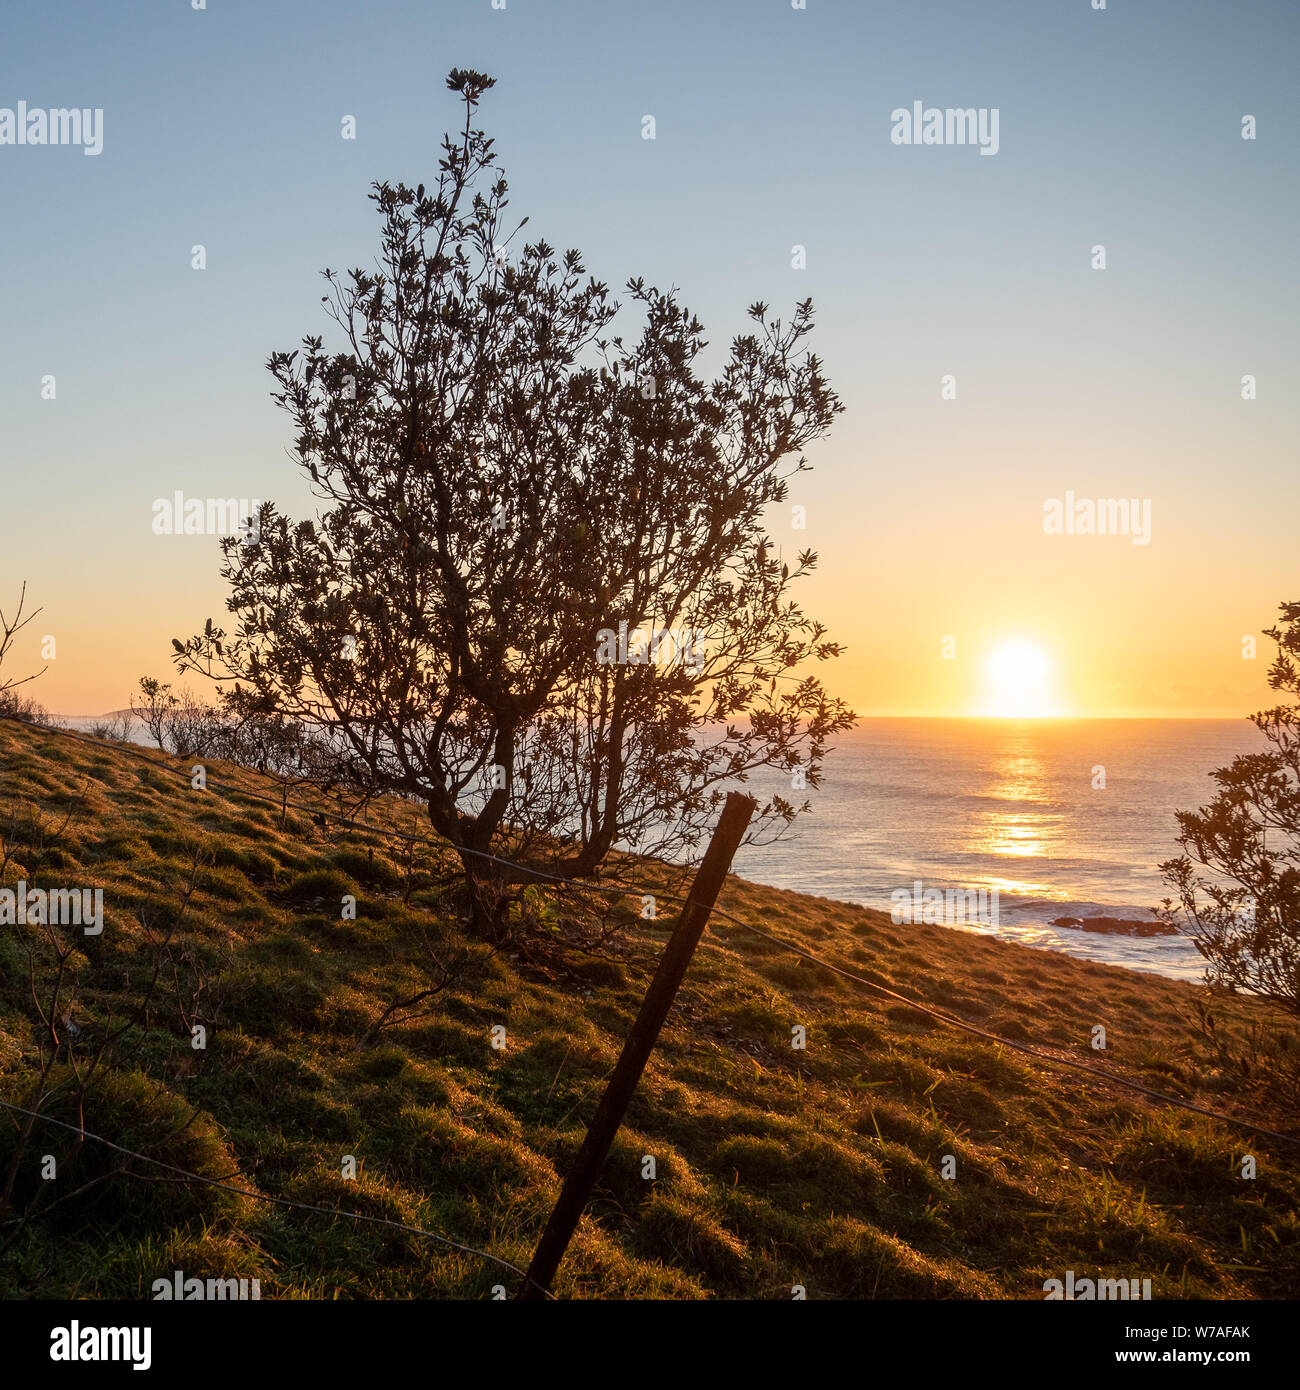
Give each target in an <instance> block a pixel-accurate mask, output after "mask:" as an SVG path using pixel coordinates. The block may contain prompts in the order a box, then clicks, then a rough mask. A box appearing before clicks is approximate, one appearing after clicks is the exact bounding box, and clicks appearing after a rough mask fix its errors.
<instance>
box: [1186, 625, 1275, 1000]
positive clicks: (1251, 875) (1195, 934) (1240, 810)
mask: <svg viewBox="0 0 1300 1390" xmlns="http://www.w3.org/2000/svg"><path fill="white" fill-rule="evenodd" d="M1281 612H1282V619H1281V622H1280V623H1279V624H1278V626H1277V627H1272V628H1269V629H1268V630H1267V632H1266V634H1265V635H1266V636H1268V637H1271V638H1272V639H1273V640H1274V641H1275V642H1276V643H1277V644H1278V654H1277V658H1276V660H1275V661H1274V662H1273V665H1272V667H1271V668H1270V670H1269V676H1268V683H1269V685H1270V686H1271V687H1272V689H1274V690H1276V691H1280V692H1282V693H1284V694H1286V695H1289V696H1291V697H1292V698H1293V700H1295V701H1296V703H1291V704H1286V703H1283V704H1279V705H1276V706H1274V707H1273V708H1272V709H1267V710H1262V711H1260V712H1259V713H1258V714H1253V715H1251V721H1252V723H1254V724H1255V725H1256V726H1257V727H1258V728H1259V729H1260V731H1261V732H1262V733H1263V734H1264V736H1265V738H1266V739H1267V740H1268V742H1269V743H1270V744H1271V745H1272V750H1271V751H1269V752H1262V753H1250V754H1245V755H1242V756H1240V757H1238V758H1235V759H1234V760H1233V762H1232V764H1231V766H1230V767H1221V768H1219V769H1218V770H1217V771H1216V772H1214V773H1213V774H1212V775H1213V777H1214V780H1215V781H1216V782H1217V783H1218V784H1219V790H1218V792H1217V793H1216V795H1215V797H1214V800H1213V801H1211V802H1210V804H1209V805H1208V806H1202V807H1201V808H1200V810H1198V811H1179V812H1178V823H1179V826H1180V828H1181V832H1182V833H1181V834H1180V835H1179V837H1178V842H1179V844H1181V845H1182V846H1183V850H1184V853H1183V854H1182V855H1180V856H1179V857H1178V858H1177V859H1171V860H1169V861H1167V862H1166V863H1164V864H1162V865H1161V866H1160V868H1161V871H1162V872H1163V874H1164V876H1165V881H1166V883H1168V884H1169V885H1170V886H1171V887H1172V888H1173V889H1174V892H1175V894H1176V899H1175V898H1166V899H1165V900H1164V909H1163V910H1162V911H1160V913H1159V915H1160V916H1161V917H1162V918H1163V919H1164V920H1166V921H1168V922H1171V923H1173V924H1174V925H1176V926H1178V927H1180V928H1181V929H1182V930H1184V931H1186V932H1187V933H1188V934H1189V935H1190V936H1191V937H1192V940H1193V941H1194V942H1195V944H1196V948H1197V950H1198V951H1200V953H1201V955H1203V956H1204V957H1205V959H1206V961H1207V962H1208V963H1209V968H1208V970H1207V976H1208V977H1209V979H1210V980H1212V981H1213V982H1215V983H1218V984H1220V985H1224V986H1227V987H1229V988H1232V989H1240V990H1243V991H1245V992H1246V993H1249V994H1257V995H1260V996H1262V997H1263V998H1264V999H1267V1000H1268V1001H1270V1002H1271V1003H1273V1004H1275V1005H1277V1006H1279V1007H1280V1008H1282V1009H1283V1010H1285V1011H1287V1012H1288V1013H1292V1014H1300V668H1298V667H1297V664H1296V661H1297V657H1300V603H1284V604H1282V605H1281ZM1198 865H1199V866H1200V868H1202V869H1208V870H1209V871H1210V873H1209V876H1208V877H1207V876H1206V875H1204V874H1201V873H1198V871H1197V866H1198ZM1175 901H1176V902H1177V904H1178V905H1177V906H1175Z"/></svg>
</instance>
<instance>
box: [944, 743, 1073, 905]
mask: <svg viewBox="0 0 1300 1390" xmlns="http://www.w3.org/2000/svg"><path fill="white" fill-rule="evenodd" d="M979 794H980V797H981V799H982V801H983V802H984V804H985V809H983V810H982V811H981V812H980V813H979V814H978V815H976V816H975V817H973V818H972V822H971V827H970V833H969V837H968V840H967V844H966V849H967V850H968V851H969V852H970V853H972V854H978V855H988V856H991V857H993V858H999V859H1044V858H1047V857H1048V856H1049V855H1051V854H1052V852H1053V850H1054V849H1056V848H1057V845H1056V826H1057V823H1058V822H1059V821H1060V815H1059V814H1058V813H1057V812H1055V811H1052V810H1049V809H1047V807H1048V806H1049V804H1050V803H1049V799H1048V796H1047V778H1046V772H1045V768H1044V764H1043V760H1042V758H1041V757H1040V756H1039V753H1038V751H1037V749H1036V748H1035V747H1034V741H1033V740H1032V738H1030V737H1029V736H1027V735H1024V734H1021V735H1019V736H1012V737H1010V738H1008V740H1007V743H1006V745H1005V748H1004V750H1003V751H1002V752H1000V753H999V754H998V756H997V757H996V759H995V760H994V762H993V766H992V768H991V769H990V775H989V783H988V785H987V786H985V787H983V788H981V790H980V793H979ZM989 803H993V804H992V805H990V804H989ZM998 803H1003V804H998ZM1040 808H1041V809H1040ZM1026 867H1028V866H1026ZM1008 868H1010V866H1009V865H1008ZM991 886H996V887H997V888H999V889H1000V890H1001V891H1003V892H1006V893H1015V894H1018V895H1024V896H1041V895H1043V894H1044V893H1045V892H1046V891H1050V890H1048V888H1047V885H1045V884H1041V883H1035V882H1032V881H1030V880H1027V879H1025V878H1023V877H1022V876H1021V873H1020V872H1013V873H1009V874H1007V876H1006V877H1001V876H999V877H997V878H996V879H995V880H993V883H992V885H991Z"/></svg>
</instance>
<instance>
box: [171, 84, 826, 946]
mask: <svg viewBox="0 0 1300 1390" xmlns="http://www.w3.org/2000/svg"><path fill="white" fill-rule="evenodd" d="M492 85H493V79H492V78H489V77H486V76H484V75H483V74H481V73H476V72H469V71H460V70H453V72H452V73H451V74H450V76H449V77H448V79H447V86H448V87H449V88H450V89H451V90H452V91H454V92H456V93H458V94H459V96H460V97H461V99H462V101H463V103H464V108H465V121H464V126H463V128H462V130H461V132H460V134H459V136H458V137H452V136H447V137H445V138H444V141H443V146H442V148H443V158H442V159H441V160H440V162H439V177H438V182H437V186H436V188H435V189H434V190H432V191H428V190H426V189H425V187H424V186H423V185H419V186H418V187H416V188H414V189H412V188H408V187H407V186H406V185H404V184H398V185H396V186H390V185H389V184H387V183H377V184H375V185H373V191H372V193H371V195H370V196H371V199H372V201H373V202H374V204H375V206H376V209H377V210H378V213H379V215H380V219H381V222H382V233H381V250H380V256H379V263H378V266H377V268H376V269H375V270H374V271H365V270H361V269H356V270H352V271H351V272H349V273H348V274H347V275H345V276H344V275H339V274H337V273H335V272H333V271H329V270H327V271H325V272H324V274H325V279H326V282H327V284H328V287H329V291H328V293H327V294H326V295H325V296H324V301H323V302H324V303H325V305H326V307H327V312H328V314H329V317H330V318H331V319H332V320H333V322H334V324H335V325H336V326H337V327H338V328H339V329H340V330H341V332H342V335H343V338H344V340H345V346H344V347H343V350H341V351H334V352H331V351H327V350H326V348H325V346H324V343H323V340H322V339H321V338H319V337H308V338H304V339H303V342H302V346H301V349H300V350H298V351H294V352H287V353H286V352H276V353H273V354H272V356H271V358H270V361H269V367H270V370H271V372H272V373H273V374H274V376H275V379H276V382H277V384H278V388H279V389H278V390H277V392H276V393H275V395H274V399H275V400H276V401H277V402H278V404H279V405H281V406H282V407H283V408H284V409H285V410H286V411H287V412H288V413H289V415H290V417H291V418H292V420H293V421H294V424H295V427H296V430H297V436H296V441H295V455H296V459H297V461H298V462H299V464H300V466H301V467H302V468H303V469H305V470H306V472H307V473H308V474H309V475H310V477H311V479H312V482H313V485H314V487H315V489H316V491H317V494H318V496H319V497H320V498H321V499H322V501H323V502H324V503H326V504H327V505H326V507H325V509H324V510H322V512H321V513H320V514H319V516H318V518H317V520H316V521H307V520H303V521H298V522H293V521H291V520H290V519H289V518H288V517H286V516H284V515H282V514H280V513H279V512H278V511H277V510H276V509H275V508H274V507H273V506H271V505H269V504H268V505H265V506H264V507H263V508H262V511H261V515H260V518H259V521H260V524H259V526H258V527H257V528H256V529H255V530H254V532H253V536H254V537H255V539H250V538H247V537H246V538H245V539H244V540H242V541H241V540H238V539H233V538H232V539H230V540H228V541H226V542H224V554H225V557H226V564H225V567H224V569H223V576H224V577H225V578H226V579H227V581H228V582H229V584H230V586H231V592H230V595H229V598H228V600H227V606H228V608H229V609H230V611H231V612H232V613H233V614H235V615H236V617H237V626H236V627H235V629H234V631H233V633H230V634H228V633H227V632H226V631H224V630H222V629H220V628H211V627H209V628H208V629H207V630H205V632H204V633H202V634H199V635H198V636H196V637H194V638H191V639H190V640H189V641H188V642H183V643H182V642H179V641H178V642H176V643H175V646H176V647H177V655H176V658H175V660H176V661H177V663H178V665H179V666H180V667H181V669H191V670H200V671H203V672H205V673H206V674H208V675H211V676H213V677H215V678H216V679H218V680H219V681H221V682H223V684H224V688H226V689H227V691H228V696H227V697H228V698H230V699H232V700H236V701H238V700H245V701H248V700H251V701H255V702H257V704H258V707H259V708H261V709H263V710H266V709H268V708H271V707H274V708H275V709H277V710H279V711H281V712H282V713H283V714H284V715H285V716H286V717H289V718H292V719H295V720H298V721H301V722H303V723H304V724H306V725H309V726H311V727H313V728H316V729H319V730H322V731H326V732H327V733H328V734H329V736H330V737H331V738H332V739H333V740H334V742H335V744H336V746H337V747H338V748H339V751H340V753H341V754H342V755H343V756H344V758H345V760H346V761H347V762H348V763H349V764H350V769H349V775H350V776H351V778H352V779H353V780H354V781H357V782H360V783H364V784H365V785H367V786H368V787H370V788H371V789H372V790H374V791H377V792H378V791H389V792H392V791H395V792H400V793H403V794H405V795H408V796H410V797H413V798H417V799H418V800H419V801H421V802H422V803H423V804H424V805H425V806H426V807H427V808H428V816H429V820H430V822H431V824H432V825H433V827H434V828H435V829H436V830H437V832H438V833H439V834H440V835H442V836H445V837H446V839H447V840H448V841H449V842H450V843H451V844H452V845H453V846H455V847H456V848H457V849H458V850H459V851H460V852H461V859H462V863H463V865H464V868H465V872H466V875H467V877H468V879H469V882H470V884H471V887H472V888H473V890H474V891H473V894H472V898H473V903H474V912H475V917H476V920H477V922H478V924H479V925H480V926H481V927H482V928H483V929H484V930H485V931H486V932H487V933H488V934H489V935H497V934H499V931H500V905H501V902H502V900H503V885H504V884H505V883H506V882H508V881H509V880H510V879H511V878H512V876H513V875H512V873H511V871H509V870H506V869H502V868H501V866H494V865H492V864H490V863H489V862H488V861H486V860H485V859H483V858H482V856H483V855H484V854H487V853H507V854H508V856H509V857H510V858H512V859H514V860H517V861H521V862H525V863H527V864H529V865H532V866H534V867H538V868H541V867H545V868H546V869H547V870H548V871H551V872H559V873H562V874H568V875H580V874H581V875H585V874H590V873H593V872H595V871H597V870H598V868H599V867H600V866H601V865H602V863H605V861H606V859H607V856H608V855H609V854H610V851H611V850H612V849H614V848H615V847H619V846H621V847H624V848H631V849H633V850H636V851H639V852H643V853H656V854H659V855H662V856H677V857H684V856H688V855H689V852H690V851H691V850H692V849H693V847H694V846H696V845H697V843H698V842H699V840H700V838H701V837H702V835H703V834H704V832H705V830H706V829H707V827H708V824H709V822H710V820H711V818H712V815H713V813H714V811H715V810H716V808H717V806H718V805H719V804H720V802H721V800H722V799H723V797H724V795H725V791H724V786H723V784H724V783H726V782H729V781H734V780H736V779H743V778H744V777H745V776H746V775H747V774H748V773H749V772H751V771H752V770H754V769H756V768H759V767H764V766H766V767H776V768H781V769H784V770H786V771H788V772H790V773H791V774H792V783H794V784H795V785H800V786H816V785H817V784H818V780H819V774H820V768H821V761H822V756H823V754H824V752H825V749H826V745H827V740H828V738H830V737H831V736H833V735H834V733H836V732H837V731H839V730H842V729H844V728H846V727H848V726H849V725H851V723H852V722H853V715H852V714H851V712H850V711H849V710H848V709H847V708H846V707H845V706H844V705H843V704H842V703H841V702H840V701H838V700H835V699H832V698H830V697H829V696H828V695H827V693H826V692H825V690H824V689H823V687H822V685H821V684H820V682H819V681H818V680H817V679H816V678H815V677H814V676H812V675H811V674H809V673H808V669H807V668H808V665H809V664H811V663H812V662H814V661H818V660H824V659H827V658H829V657H831V656H834V655H836V654H837V653H838V651H839V648H838V646H837V644H835V643H833V642H831V641H829V640H827V638H826V633H825V629H824V628H823V626H822V625H821V624H820V623H817V622H815V621H813V620H812V619H810V618H808V617H807V616H805V614H804V613H803V611H802V610H801V609H800V607H799V606H798V604H796V603H795V602H794V601H793V600H792V599H791V598H790V597H789V596H788V593H787V590H788V589H789V586H790V585H791V584H793V583H794V581H795V580H797V579H799V578H801V577H803V576H805V575H807V574H808V573H809V572H810V571H811V570H812V569H813V567H814V566H815V564H816V556H815V554H814V553H813V552H811V551H804V552H803V553H800V554H798V555H796V556H794V557H792V559H791V560H789V561H784V562H783V560H782V558H781V556H780V554H779V553H778V551H777V549H776V547H775V546H774V545H773V542H772V540H771V538H770V537H769V536H768V534H767V531H766V529H765V525H764V517H765V514H766V513H767V512H768V511H769V509H771V508H772V507H774V506H775V505H777V504H780V503H782V502H784V501H785V500H786V498H787V488H788V478H789V477H790V476H791V475H792V474H793V473H795V472H799V471H802V470H803V469H805V468H807V467H808V464H807V460H806V458H805V457H804V456H803V454H802V452H801V451H802V450H803V449H804V447H805V446H806V445H808V444H809V443H810V442H811V441H813V440H815V439H817V438H819V437H820V436H822V435H824V434H825V432H826V430H827V429H828V427H829V426H830V424H831V422H832V420H833V419H834V417H835V415H836V414H837V413H838V412H840V411H841V410H842V408H843V407H842V406H841V404H840V402H839V400H838V399H837V397H836V396H835V394H834V392H833V391H832V390H831V389H830V387H829V385H828V384H827V382H826V380H825V378H824V377H823V375H822V370H821V365H820V363H819V361H818V359H817V358H816V357H815V356H813V355H811V354H810V353H808V352H807V351H806V350H805V349H804V347H803V340H804V339H805V338H806V337H807V335H808V333H809V332H810V330H811V328H812V323H813V317H812V307H811V303H810V302H805V303H802V304H799V305H798V306H797V307H796V309H795V311H794V314H793V316H792V317H791V319H790V321H789V323H788V324H783V323H782V322H781V321H780V320H779V319H778V320H772V319H770V318H769V314H768V309H767V306H766V305H764V304H755V305H753V306H752V307H751V308H750V310H749V314H750V317H751V318H752V320H753V322H754V328H753V330H752V331H750V332H748V333H746V334H743V335H741V336H738V337H737V338H735V340H734V341H733V342H732V344H731V350H730V354H729V356H728V357H727V358H726V360H725V363H724V364H723V366H722V369H721V372H720V374H719V375H718V376H717V377H716V378H715V379H713V380H705V379H703V378H702V377H700V376H698V375H697V374H696V364H697V361H698V359H699V356H700V354H701V352H702V351H703V350H704V348H705V347H706V343H705V340H704V336H703V331H704V330H703V328H702V326H701V324H700V323H699V322H698V320H697V319H696V318H695V317H694V316H693V315H692V314H691V313H690V312H689V311H688V310H686V309H685V308H683V307H682V306H681V305H680V304H679V303H678V301H677V295H676V292H675V291H672V290H670V291H666V292H663V291H660V290H657V289H655V288H653V287H650V286H648V285H646V284H645V283H644V282H643V281H642V280H632V281H630V282H629V283H628V285H627V289H626V296H627V298H626V304H625V305H624V306H623V308H622V309H620V305H619V304H618V303H617V302H616V301H615V300H614V299H613V298H612V297H611V295H610V293H609V290H608V288H607V287H606V286H605V285H604V284H601V283H598V282H597V281H596V280H595V279H593V278H591V277H589V276H588V275H587V274H586V272H585V269H584V266H583V263H582V259H581V257H580V255H579V253H578V252H577V251H572V250H571V251H567V252H565V253H564V254H563V255H559V254H558V253H557V252H556V251H554V250H553V249H552V247H551V246H549V245H548V244H547V243H546V242H545V241H542V240H537V241H532V242H528V243H525V244H522V245H520V246H518V247H516V240H517V239H518V232H519V230H520V228H522V227H523V225H524V222H526V221H527V219H525V220H524V222H521V223H519V224H518V226H516V227H515V228H514V229H513V230H511V231H508V232H507V230H506V228H505V209H506V205H507V198H506V192H507V186H506V181H505V179H504V177H502V176H501V174H500V172H499V170H498V169H497V168H496V160H495V155H494V154H493V150H492V143H493V142H492V141H491V140H490V139H489V138H488V137H487V136H486V135H485V134H484V133H483V132H482V131H481V130H478V129H475V128H474V125H473V121H474V112H475V109H476V107H477V105H478V102H479V100H480V98H481V97H482V95H483V93H484V92H485V91H487V89H488V88H490V87H491V86H492ZM621 312H630V313H631V314H632V315H634V316H635V320H636V323H635V331H634V336H627V337H625V336H623V335H622V334H619V333H616V332H615V327H616V324H615V320H616V318H618V316H619V315H620V313H621ZM656 632H657V633H658V634H659V636H658V638H657V639H654V637H653V634H654V633H656ZM637 633H641V634H643V636H642V637H641V638H638V637H637V636H636V635H635V634H637ZM230 682H234V688H233V689H232V688H230V686H229V683H230ZM796 769H800V771H799V772H798V773H796V772H795V770H796ZM806 805H807V803H806V802H804V803H803V804H802V805H799V806H797V805H796V804H795V803H794V801H792V800H790V799H787V798H785V797H781V796H774V797H772V798H771V799H770V800H769V801H768V803H767V804H766V805H765V806H764V807H763V808H762V811H761V813H760V816H759V818H758V821H757V825H758V830H759V833H760V834H761V835H763V836H766V837H770V836H771V835H772V834H779V833H780V832H781V831H782V830H783V829H784V828H785V826H787V825H788V824H789V823H790V822H791V820H792V819H793V817H794V816H795V815H796V814H797V812H798V811H799V810H801V809H806ZM507 847H508V848H507Z"/></svg>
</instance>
